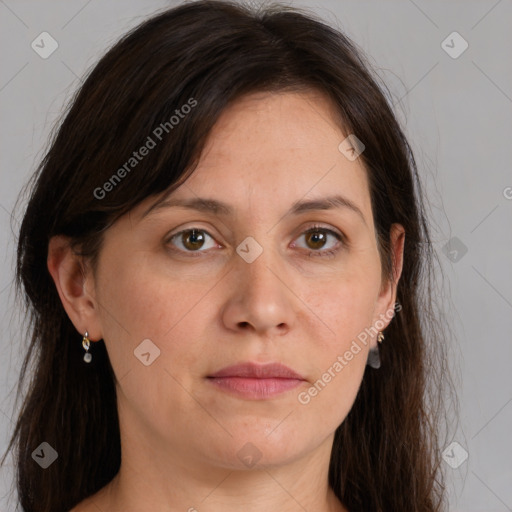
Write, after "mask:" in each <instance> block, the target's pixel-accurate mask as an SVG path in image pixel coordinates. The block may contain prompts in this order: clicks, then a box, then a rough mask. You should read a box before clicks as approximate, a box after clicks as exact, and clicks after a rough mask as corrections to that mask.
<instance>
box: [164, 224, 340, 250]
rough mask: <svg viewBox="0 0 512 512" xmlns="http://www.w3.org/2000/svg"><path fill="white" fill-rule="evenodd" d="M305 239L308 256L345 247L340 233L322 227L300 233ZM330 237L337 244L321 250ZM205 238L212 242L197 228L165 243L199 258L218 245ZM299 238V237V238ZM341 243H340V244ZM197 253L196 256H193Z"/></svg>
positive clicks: (208, 236)
mask: <svg viewBox="0 0 512 512" xmlns="http://www.w3.org/2000/svg"><path fill="white" fill-rule="evenodd" d="M302 236H303V237H305V239H306V243H307V244H309V247H305V248H304V249H306V250H307V249H314V250H312V251H310V252H309V254H308V256H310V257H311V256H322V257H328V256H331V257H332V256H334V255H335V254H336V253H337V252H338V251H340V250H341V249H342V248H343V246H344V245H345V243H344V242H345V238H344V236H343V235H342V234H341V233H338V232H336V231H334V230H332V229H328V228H325V227H322V226H312V227H311V228H309V229H307V230H306V231H305V232H304V233H302V235H301V237H302ZM329 237H332V238H334V239H336V240H338V243H334V245H331V248H328V249H324V250H320V249H322V248H323V247H324V246H325V244H326V241H327V240H328V239H329ZM207 238H210V239H211V240H212V241H213V242H214V239H213V237H212V236H211V235H210V234H209V233H208V232H207V231H205V230H204V229H198V228H189V229H184V230H182V231H179V232H178V233H175V234H174V235H172V236H171V237H170V238H169V239H168V241H167V243H170V244H171V245H174V246H177V249H172V250H176V252H182V253H186V254H187V255H189V256H199V255H200V253H202V252H207V251H206V250H200V249H205V247H206V249H210V248H212V247H215V246H217V247H218V245H217V244H216V243H215V242H214V243H213V244H212V245H211V246H210V247H208V245H207V244H206V241H207ZM299 238H300V237H299ZM340 242H342V243H340ZM294 245H295V244H294ZM194 253H197V254H194Z"/></svg>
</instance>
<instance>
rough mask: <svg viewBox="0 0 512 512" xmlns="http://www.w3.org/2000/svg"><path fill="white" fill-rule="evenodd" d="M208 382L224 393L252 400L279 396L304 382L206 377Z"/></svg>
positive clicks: (279, 379)
mask: <svg viewBox="0 0 512 512" xmlns="http://www.w3.org/2000/svg"><path fill="white" fill-rule="evenodd" d="M208 380H209V381H210V382H211V383H212V384H213V385H214V386H217V387H219V388H220V389H222V390H224V391H227V392H229V393H232V394H234V395H236V396H239V397H242V398H249V399H254V400H258V399H265V398H271V397H273V396H276V395H280V394H281V393H284V392H285V391H289V390H290V389H294V388H296V387H297V386H299V385H300V384H301V383H302V382H304V381H303V380H300V379H283V378H273V379H272V378H269V379H251V378H246V377H208Z"/></svg>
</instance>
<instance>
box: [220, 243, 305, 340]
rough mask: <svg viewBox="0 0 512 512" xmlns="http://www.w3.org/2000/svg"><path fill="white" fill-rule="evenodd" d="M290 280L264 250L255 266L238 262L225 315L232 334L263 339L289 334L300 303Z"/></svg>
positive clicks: (224, 310) (228, 291)
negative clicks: (238, 332) (253, 335)
mask: <svg viewBox="0 0 512 512" xmlns="http://www.w3.org/2000/svg"><path fill="white" fill-rule="evenodd" d="M237 257H238V256H237ZM286 281H287V279H286V274H285V272H284V271H283V269H282V268H280V266H279V262H278V261H277V256H276V257H272V255H271V251H263V253H262V254H261V255H260V256H259V257H258V258H257V259H256V260H255V261H253V262H252V263H247V262H246V261H244V260H243V259H242V258H240V259H239V261H238V260H237V261H236V263H235V266H234V268H233V269H232V271H231V272H230V277H229V280H228V283H227V288H228V289H227V300H226V303H225V306H224V308H223V312H222V318H223V322H224V324H225V326H226V327H227V328H228V329H230V330H232V331H242V330H245V331H253V332H254V333H256V334H259V335H260V336H262V337H270V338H272V337H275V336H281V335H284V334H286V333H287V332H288V331H289V330H290V329H291V328H292V327H293V324H294V322H295V315H296V311H297V303H298V302H300V301H299V300H298V299H297V298H296V295H295V294H294V293H293V292H292V290H291V288H290V284H289V283H287V282H286Z"/></svg>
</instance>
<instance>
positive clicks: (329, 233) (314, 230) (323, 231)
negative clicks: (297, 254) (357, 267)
mask: <svg viewBox="0 0 512 512" xmlns="http://www.w3.org/2000/svg"><path fill="white" fill-rule="evenodd" d="M301 237H305V240H306V243H307V244H308V246H307V247H305V249H314V250H313V251H310V252H309V254H308V256H310V257H311V256H321V257H328V256H331V257H332V256H335V255H336V253H337V252H338V251H340V250H341V249H342V247H343V245H344V244H343V242H344V240H345V238H344V236H343V235H342V234H341V233H338V232H337V231H334V230H332V229H328V228H324V227H322V226H312V227H311V228H309V229H308V230H306V231H305V232H304V233H302V235H301V236H300V237H299V239H300V238H301ZM329 237H332V238H334V239H336V240H338V243H334V244H331V246H330V248H327V249H324V250H319V249H323V247H324V246H325V245H326V242H327V240H328V238H329Z"/></svg>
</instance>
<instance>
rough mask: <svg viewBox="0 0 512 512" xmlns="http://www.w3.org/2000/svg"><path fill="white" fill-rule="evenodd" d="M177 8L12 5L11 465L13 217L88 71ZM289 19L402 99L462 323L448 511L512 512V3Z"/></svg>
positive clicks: (5, 97) (2, 105)
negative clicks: (345, 43)
mask: <svg viewBox="0 0 512 512" xmlns="http://www.w3.org/2000/svg"><path fill="white" fill-rule="evenodd" d="M177 3H178V2H171V1H169V2H164V1H157V0H153V1H149V0H147V1H135V0H130V1H123V2H121V1H113V0H103V1H101V2H100V1H99V0H89V1H83V0H81V1H69V0H68V1H53V0H52V1H49V0H47V1H45V2H41V1H36V0H33V1H14V0H0V16H1V20H0V27H1V29H0V40H1V48H2V52H1V53H2V66H1V67H0V109H1V125H0V130H1V137H0V141H1V142H0V144H1V147H0V159H1V175H0V176H1V177H0V225H1V232H0V237H1V254H0V260H1V265H2V269H1V278H0V308H1V311H2V314H1V319H0V322H1V325H0V353H1V360H0V379H1V380H0V396H1V401H0V449H1V450H2V453H3V451H4V450H5V447H6V445H7V439H8V435H9V434H10V432H11V430H12V427H13V417H14V409H13V407H14V396H15V393H14V385H15V384H16V379H17V376H18V373H19V369H20V362H21V357H22V355H23V352H24V350H25V341H24V338H23V332H22V330H21V326H20V322H21V318H20V312H19V311H18V310H17V309H16V308H15V307H14V295H13V287H12V280H13V275H14V274H13V268H14V267H13V264H14V252H15V247H16V229H17V227H18V226H19V221H20V219H19V218H18V217H19V215H18V217H14V216H13V214H12V211H13V206H14V203H15V200H16V197H17V195H18V193H19V191H20V190H21V187H22V186H23V185H24V184H25V182H26V181H27V180H28V178H29V177H30V175H31V174H32V173H33V171H34V170H35V167H36V165H37V163H38V161H39V160H40V158H41V157H42V156H43V154H44V153H43V151H44V148H45V144H46V142H47V139H48V136H49V133H50V130H51V128H52V127H53V123H54V122H55V120H56V119H57V118H58V117H59V115H60V114H61V112H62V109H63V106H64V105H65V104H66V101H67V100H68V99H69V98H70V95H71V94H72V93H73V92H74V91H75V89H76V88H77V87H78V86H79V85H80V82H81V77H82V76H83V75H84V73H85V72H86V70H88V69H89V67H90V66H91V65H93V64H94V63H95V62H97V60H98V59H99V57H100V56H101V55H102V54H103V53H104V52H105V50H106V49H107V48H108V47H109V46H110V45H111V44H113V43H114V42H115V41H116V40H117V39H118V38H119V37H120V36H121V35H122V34H123V33H124V32H126V31H127V30H128V29H130V28H132V27H133V26H135V25H137V24H138V23H140V22H141V21H142V20H144V19H145V18H146V17H147V16H149V15H151V14H152V13H155V12H156V11H158V10H161V9H162V8H164V7H166V6H172V5H175V4H177ZM256 3H257V2H256ZM286 3H288V4H291V5H296V6H299V7H306V8H310V9H311V10H312V11H314V12H316V13H317V14H318V15H320V16H321V17H322V18H323V19H324V20H325V21H327V22H328V23H330V24H332V25H334V26H336V27H337V28H339V29H341V30H343V31H344V32H345V33H346V34H347V35H348V36H349V37H351V38H352V39H353V40H354V41H355V42H356V43H357V44H358V45H359V46H360V47H361V48H362V49H363V50H364V51H365V52H366V53H367V55H368V56H369V59H370V62H371V63H372V64H373V65H374V66H375V69H376V70H377V73H378V75H379V76H380V77H381V78H382V80H384V81H385V83H386V84H387V85H388V87H389V89H390V91H391V93H392V95H393V96H394V102H395V103H396V108H395V109H396V114H397V117H398V118H399V120H400V122H401V123H402V126H403V127H404V130H405V132H406V135H407V136H408V138H409V141H410V143H411V146H412V148H413V151H414V153H415V156H416V159H417V163H418V167H419V171H420V174H421V176H422V181H423V183H424V186H425V188H426V192H427V196H428V203H429V205H430V215H431V221H432V227H431V229H432V236H433V239H434V244H435V250H436V251H437V252H438V254H439V256H440V260H441V262H442V266H443V268H444V273H445V275H446V278H447V280H448V283H447V285H446V291H445V292H444V298H443V299H442V300H443V301H447V306H446V307H447V308H449V310H447V314H448V317H449V319H450V324H451V325H450V326H451V329H452V331H453V340H452V341H450V340H447V343H450V354H451V362H452V364H453V366H454V368H455V370H456V374H455V378H456V383H457V387H458V394H459V400H460V405H461V415H460V425H459V427H458V428H457V433H456V434H455V436H454V437H453V439H452V440H451V441H452V442H456V443H458V445H457V450H459V453H464V452H462V451H461V450H464V451H465V452H467V454H468V457H467V459H466V460H465V461H464V462H463V463H462V464H461V465H460V466H458V467H457V468H453V469H452V468H451V467H448V468H447V469H448V476H449V484H450V488H449V492H450V511H464V512H477V511H478V512H505V511H507V510H508V511H510V510H512V485H511V483H512V462H511V461H512V443H511V441H510V433H511V432H512V372H511V361H512V343H511V338H512V336H511V332H512V321H511V318H512V271H511V263H512V229H511V227H512V226H511V224H512V222H511V220H512V172H511V160H512V158H511V156H512V155H511V149H510V148H511V145H512V122H511V121H512V115H511V114H512V59H511V58H510V55H511V49H512V36H511V27H512V1H511V0H498V1H497V0H492V1H472V2H469V1H464V2H462V1H442V2H440V1H435V2H434V1H429V2H427V1H420V0H415V1H412V0H401V1H362V0H356V1H352V0H351V1H349V0H341V1H340V0H330V1H329V0H310V1H302V0H301V1H293V2H290V1H288V2H286ZM42 32H48V33H49V34H50V35H51V36H52V38H54V39H55V41H56V42H57V44H58V48H57V50H56V51H55V52H54V53H53V54H52V55H50V56H49V57H48V58H46V59H43V58H41V56H39V55H38V54H37V53H36V52H35V51H34V50H33V49H32V47H31V43H32V41H34V40H35V39H36V38H37V37H38V36H39V35H40V34H41V33H42ZM453 32H457V33H458V35H457V34H455V35H454V34H453ZM443 41H445V42H444V43H443ZM466 44H467V45H468V46H467V48H466V50H465V51H464V52H462V53H461V54H460V55H458V53H460V51H461V50H462V49H463V48H464V47H465V46H466ZM440 300H441V297H440ZM80 341H81V340H80V339H79V337H78V336H77V343H79V342H80ZM84 385H87V383H86V382H84ZM90 449H91V450H92V449H94V447H90ZM443 463H444V462H443ZM15 508H16V495H15V492H14V488H13V472H12V461H11V465H10V466H9V465H8V466H6V467H5V468H3V470H2V472H1V473H0V510H1V511H5V512H7V511H8V512H11V511H14V510H15ZM397 512H402V511H397Z"/></svg>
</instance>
